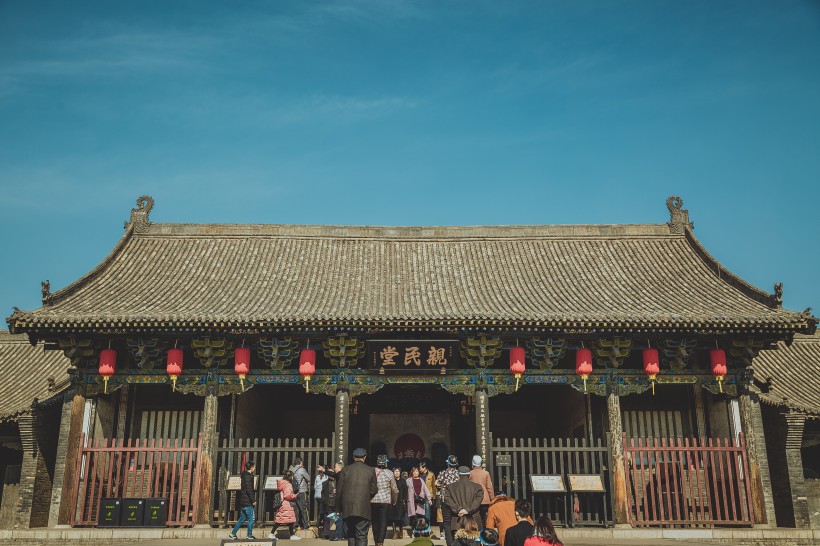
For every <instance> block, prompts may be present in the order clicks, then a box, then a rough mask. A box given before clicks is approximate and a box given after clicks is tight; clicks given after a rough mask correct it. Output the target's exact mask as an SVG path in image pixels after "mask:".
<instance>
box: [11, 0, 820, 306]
mask: <svg viewBox="0 0 820 546" xmlns="http://www.w3.org/2000/svg"><path fill="white" fill-rule="evenodd" d="M818 181H820V3H818V2H815V1H800V0H790V1H786V2H770V1H758V0H742V1H729V0H723V1H720V2H715V1H714V0H706V1H697V0H687V1H685V2H683V1H665V0H649V1H643V2H642V1H631V2H615V1H604V0H600V1H597V2H585V1H579V0H568V1H565V2H558V1H541V2H535V1H532V2H484V1H470V2H433V1H424V2H410V1H408V2H404V1H395V2H391V1H388V0H363V1H351V2H319V1H317V2H230V3H228V2H206V1H195V2H194V1H192V2H184V1H179V0H175V1H174V2H167V1H153V2H152V1H139V2H137V1H118V2H110V1H104V2H86V1H76V2H65V1H55V2H43V1H38V0H32V1H21V0H18V1H9V0H0V250H2V254H1V255H2V256H3V262H4V267H2V268H0V314H2V315H3V316H7V315H8V314H10V313H11V307H12V306H13V305H14V306H18V307H21V308H24V309H31V308H34V307H37V306H38V305H39V297H40V286H39V282H40V280H43V279H46V278H48V279H50V280H51V283H52V288H53V289H55V290H56V289H59V288H61V287H63V286H65V285H66V284H68V283H70V282H71V281H73V280H74V279H76V278H77V277H79V276H81V275H83V274H84V273H86V272H87V271H89V270H90V269H92V268H93V267H94V266H95V265H96V264H97V263H98V262H99V261H100V260H101V259H102V258H103V257H104V256H105V255H106V254H107V253H108V252H109V251H110V250H111V248H112V247H113V245H114V244H115V243H116V241H117V240H118V238H119V237H120V236H121V235H122V222H123V221H124V220H126V219H127V217H128V213H129V210H130V208H131V207H132V206H134V200H135V199H136V197H137V196H138V195H141V194H144V193H147V194H150V195H152V196H153V197H154V198H155V199H156V201H157V204H156V207H155V208H154V211H153V213H152V219H153V220H154V221H159V222H228V223H246V222H247V223H320V224H386V225H454V224H519V223H520V224H542V223H544V224H551V223H658V222H665V221H666V220H667V218H668V213H667V211H666V207H665V203H664V202H665V199H666V197H667V196H669V195H673V194H675V195H681V196H682V197H683V199H684V206H685V208H688V209H689V210H690V213H691V218H692V220H693V221H694V222H695V234H696V236H697V237H698V238H699V239H700V240H701V241H702V242H703V243H704V244H705V245H706V247H707V249H709V251H710V252H711V253H712V254H714V255H715V256H716V257H717V258H718V259H719V260H720V261H722V262H723V264H724V265H725V266H727V267H728V268H729V269H730V270H732V271H733V272H735V273H737V274H739V275H740V276H741V277H743V278H744V279H746V280H748V281H749V282H751V283H753V284H755V285H757V286H759V287H761V288H763V289H766V290H768V291H771V290H772V285H773V283H774V282H776V281H782V282H783V283H784V289H785V297H784V301H785V306H786V307H788V308H792V309H797V310H802V309H804V308H805V307H808V306H814V307H815V314H818V313H820V287H819V286H818V271H820V257H818V255H819V254H820V252H818V249H819V248H820V244H818V238H817V226H818V223H817V220H818V207H819V206H820V189H818Z"/></svg>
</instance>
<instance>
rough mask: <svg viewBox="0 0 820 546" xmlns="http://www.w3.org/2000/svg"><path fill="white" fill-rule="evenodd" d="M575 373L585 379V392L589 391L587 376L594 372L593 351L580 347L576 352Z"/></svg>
mask: <svg viewBox="0 0 820 546" xmlns="http://www.w3.org/2000/svg"><path fill="white" fill-rule="evenodd" d="M575 373H576V374H578V375H580V376H581V379H583V380H584V393H586V392H587V378H588V377H589V374H591V373H592V351H590V350H589V349H578V351H577V352H576V353H575Z"/></svg>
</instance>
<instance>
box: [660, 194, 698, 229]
mask: <svg viewBox="0 0 820 546" xmlns="http://www.w3.org/2000/svg"><path fill="white" fill-rule="evenodd" d="M666 208H668V209H669V214H670V218H669V231H670V232H672V233H674V234H676V235H683V234H684V233H686V228H687V227H688V228H689V229H690V230H692V229H695V224H694V223H693V222H690V221H689V211H688V210H686V209H685V208H683V199H681V198H680V197H678V196H677V195H672V196H670V197H669V198H668V199H667V200H666Z"/></svg>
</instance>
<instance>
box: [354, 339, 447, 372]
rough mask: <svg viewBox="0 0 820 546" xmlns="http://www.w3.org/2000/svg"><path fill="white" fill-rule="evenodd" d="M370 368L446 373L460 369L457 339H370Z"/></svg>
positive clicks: (368, 353) (383, 370)
mask: <svg viewBox="0 0 820 546" xmlns="http://www.w3.org/2000/svg"><path fill="white" fill-rule="evenodd" d="M367 355H368V361H369V363H370V365H369V367H370V369H371V370H378V371H379V373H380V374H385V373H394V374H404V373H417V372H421V373H444V371H445V370H455V369H458V341H455V340H415V341H407V340H379V341H368V342H367Z"/></svg>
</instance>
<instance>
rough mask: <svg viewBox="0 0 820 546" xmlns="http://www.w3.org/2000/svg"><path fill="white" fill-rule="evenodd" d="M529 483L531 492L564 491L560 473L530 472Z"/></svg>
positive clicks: (565, 490) (564, 487)
mask: <svg viewBox="0 0 820 546" xmlns="http://www.w3.org/2000/svg"><path fill="white" fill-rule="evenodd" d="M530 484H531V485H532V492H533V493H566V492H567V488H566V486H565V485H564V477H563V476H561V475H560V474H532V475H531V476H530Z"/></svg>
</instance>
